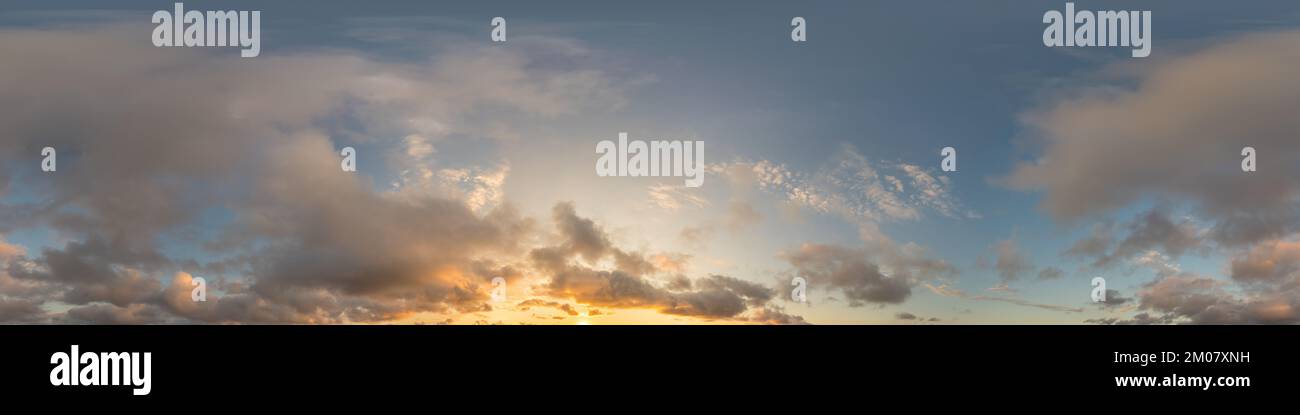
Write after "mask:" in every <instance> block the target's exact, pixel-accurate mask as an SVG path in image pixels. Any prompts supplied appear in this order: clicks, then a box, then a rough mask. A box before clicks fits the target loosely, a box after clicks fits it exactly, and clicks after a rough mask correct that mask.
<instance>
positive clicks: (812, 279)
mask: <svg viewBox="0 0 1300 415" xmlns="http://www.w3.org/2000/svg"><path fill="white" fill-rule="evenodd" d="M781 257H782V259H784V260H786V261H787V262H789V264H790V265H791V266H792V267H794V268H795V274H796V275H798V276H800V277H803V278H806V279H807V280H808V284H809V285H810V286H811V287H813V288H818V287H822V288H824V289H826V290H836V291H839V292H841V293H842V294H843V295H844V297H845V298H846V299H848V300H849V305H850V306H853V307H860V306H863V305H866V304H867V303H877V304H898V303H902V302H903V301H904V300H906V299H907V298H908V297H910V296H911V295H912V284H913V282H912V281H909V280H908V279H907V278H906V277H901V276H888V275H885V274H884V273H882V272H881V270H880V266H879V265H877V264H875V263H872V262H869V261H867V253H866V252H865V251H864V250H862V249H852V248H845V247H841V246H838V245H823V244H812V243H805V244H803V245H802V246H800V247H799V249H797V250H795V251H793V252H787V253H784V254H782V255H781Z"/></svg>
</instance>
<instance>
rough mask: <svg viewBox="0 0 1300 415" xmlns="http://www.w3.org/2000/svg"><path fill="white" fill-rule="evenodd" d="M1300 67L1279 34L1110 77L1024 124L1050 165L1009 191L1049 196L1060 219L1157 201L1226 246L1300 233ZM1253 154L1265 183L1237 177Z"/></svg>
mask: <svg viewBox="0 0 1300 415" xmlns="http://www.w3.org/2000/svg"><path fill="white" fill-rule="evenodd" d="M1297 67H1300V32H1297V31H1283V32H1270V33H1258V34H1250V35H1245V36H1240V37H1236V38H1233V39H1231V40H1227V41H1223V42H1220V43H1218V44H1215V45H1212V46H1209V47H1206V48H1204V49H1201V50H1198V51H1194V52H1192V53H1188V54H1185V55H1182V56H1176V57H1172V58H1168V59H1165V60H1162V61H1152V62H1146V63H1144V65H1142V66H1140V67H1138V68H1128V67H1125V68H1114V69H1112V70H1110V71H1108V72H1107V73H1108V74H1118V75H1116V76H1118V77H1120V79H1114V82H1113V83H1107V84H1104V85H1103V86H1089V87H1085V88H1082V89H1078V90H1071V91H1069V92H1068V93H1062V94H1060V95H1059V96H1058V97H1057V98H1055V99H1054V100H1051V101H1049V102H1048V103H1047V104H1046V105H1045V106H1043V107H1042V108H1041V109H1039V110H1036V111H1032V112H1030V113H1027V114H1025V116H1024V120H1025V123H1026V125H1027V126H1028V127H1030V129H1032V130H1033V131H1035V132H1036V136H1037V137H1038V138H1040V139H1041V144H1042V147H1043V153H1042V155H1041V156H1040V157H1038V158H1037V159H1036V160H1034V161H1032V162H1027V163H1023V164H1020V165H1019V166H1017V167H1016V168H1015V169H1014V171H1013V172H1012V173H1011V174H1010V176H1009V177H1007V183H1008V184H1010V185H1011V186H1013V187H1015V188H1019V189H1034V190H1042V191H1045V192H1046V198H1045V199H1044V207H1045V208H1046V210H1047V211H1048V212H1050V213H1051V214H1053V215H1054V216H1056V217H1058V218H1061V219H1074V218H1079V217H1084V216H1087V215H1093V214H1098V213H1102V212H1105V211H1107V210H1110V209H1114V208H1119V207H1122V206H1125V205H1127V204H1129V203H1131V202H1134V201H1137V200H1139V199H1141V198H1142V197H1145V196H1159V197H1170V198H1176V199H1181V200H1188V201H1191V202H1193V203H1195V204H1196V206H1197V208H1198V210H1199V211H1200V212H1201V213H1203V214H1205V215H1206V216H1207V217H1208V218H1210V219H1211V220H1213V223H1214V228H1213V232H1212V234H1211V236H1213V237H1214V238H1215V239H1216V240H1218V241H1220V242H1223V243H1225V244H1242V243H1250V242H1254V241H1258V240H1261V239H1265V238H1269V237H1277V236H1279V235H1285V234H1287V233H1289V232H1291V231H1293V230H1295V229H1296V225H1297V223H1300V222H1297V216H1296V213H1295V208H1294V204H1293V203H1294V201H1295V198H1296V196H1297V195H1298V194H1300V141H1297V140H1296V139H1295V134H1296V132H1297V131H1300V118H1297V117H1294V116H1292V113H1293V112H1294V109H1295V108H1296V107H1297V105H1300V84H1297V83H1296V82H1293V80H1294V78H1295V75H1296V68H1297ZM1130 84H1131V85H1133V86H1132V87H1119V86H1116V85H1130ZM1246 146H1252V147H1254V148H1255V149H1256V150H1257V151H1258V157H1259V160H1260V161H1259V165H1260V168H1259V171H1257V172H1254V173H1243V172H1242V171H1241V170H1240V168H1239V167H1238V166H1239V165H1240V161H1241V156H1240V154H1241V149H1242V147H1246ZM1153 230H1154V229H1153Z"/></svg>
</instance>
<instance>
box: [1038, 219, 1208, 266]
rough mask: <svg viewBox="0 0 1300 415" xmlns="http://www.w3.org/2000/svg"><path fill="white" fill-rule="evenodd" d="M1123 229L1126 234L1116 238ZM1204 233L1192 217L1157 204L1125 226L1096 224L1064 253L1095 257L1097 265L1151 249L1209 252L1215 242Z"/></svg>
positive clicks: (1170, 254)
mask: <svg viewBox="0 0 1300 415" xmlns="http://www.w3.org/2000/svg"><path fill="white" fill-rule="evenodd" d="M1121 228H1122V229H1121ZM1121 230H1122V231H1124V233H1123V238H1119V239H1116V237H1117V235H1118V234H1119V232H1120V231H1121ZM1204 235H1205V232H1204V231H1202V230H1201V229H1200V228H1199V227H1198V226H1197V224H1196V222H1195V221H1193V220H1192V219H1190V218H1182V219H1177V220H1176V219H1174V218H1172V217H1171V214H1170V212H1169V210H1168V209H1167V208H1165V207H1161V206H1157V207H1154V208H1151V209H1148V210H1146V211H1145V212H1143V213H1140V214H1138V215H1136V216H1135V217H1134V218H1133V219H1132V220H1130V221H1128V222H1126V223H1124V224H1123V225H1122V226H1117V225H1115V224H1114V223H1113V222H1110V221H1104V222H1101V223H1098V224H1095V225H1093V227H1092V229H1091V231H1090V233H1089V234H1088V236H1087V237H1085V238H1084V239H1081V240H1079V241H1077V242H1075V243H1074V245H1072V246H1071V247H1070V248H1069V249H1068V250H1066V251H1065V252H1064V253H1063V255H1064V256H1066V257H1076V258H1085V259H1091V260H1092V262H1091V263H1090V265H1091V266H1093V267H1097V268H1104V267H1110V266H1113V265H1116V264H1118V263H1121V262H1123V261H1126V260H1133V259H1140V257H1142V256H1145V255H1149V254H1150V253H1151V252H1157V253H1159V254H1161V255H1164V256H1168V257H1171V258H1177V257H1179V256H1182V255H1183V254H1186V253H1201V254H1204V253H1207V252H1208V251H1209V249H1210V247H1211V246H1212V245H1211V244H1212V242H1211V241H1209V240H1207V239H1206V238H1205V236H1204Z"/></svg>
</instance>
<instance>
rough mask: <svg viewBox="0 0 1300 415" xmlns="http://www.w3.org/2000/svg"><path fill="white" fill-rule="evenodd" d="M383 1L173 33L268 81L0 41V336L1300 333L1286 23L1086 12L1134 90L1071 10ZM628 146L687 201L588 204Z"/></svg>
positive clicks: (281, 6) (140, 23) (1294, 97)
mask: <svg viewBox="0 0 1300 415" xmlns="http://www.w3.org/2000/svg"><path fill="white" fill-rule="evenodd" d="M370 3H371V2H365V3H361V2H268V3H265V4H264V3H262V2H185V5H186V7H187V9H193V10H261V11H262V15H261V16H262V17H261V31H262V33H261V43H262V49H261V55H260V56H258V57H255V58H241V57H239V52H238V50H237V49H235V48H166V47H164V48H157V47H154V46H153V45H152V44H151V42H150V33H151V32H152V30H153V28H154V26H155V25H154V24H153V23H151V22H150V15H151V14H152V13H153V12H154V11H155V10H170V9H171V7H172V4H173V2H170V1H124V2H114V3H113V4H112V5H111V6H110V5H107V4H102V3H100V2H93V3H90V2H87V3H84V4H83V3H82V2H58V3H57V4H47V2H38V1H6V2H5V4H4V5H2V6H0V56H3V58H0V59H2V60H0V265H3V267H2V268H0V323H20V324H27V323H35V324H80V323H101V324H117V323H124V324H153V323H183V324H189V323H199V324H202V323H367V324H368V323H404V324H406V323H409V324H439V323H455V324H484V323H487V324H492V323H504V324H518V323H524V324H697V323H705V324H803V323H811V324H1021V323H1037V324H1098V323H1100V324H1123V323H1141V324H1167V323H1231V324H1237V323H1295V322H1297V321H1300V308H1297V307H1300V234H1297V233H1298V232H1300V210H1297V204H1296V197H1297V196H1300V116H1297V115H1296V111H1297V108H1300V3H1296V2H1295V1H1252V2H1249V4H1250V7H1239V4H1238V3H1233V2H1210V1H1152V2H1136V3H1135V2H1103V1H1078V2H1076V5H1077V7H1078V8H1080V9H1084V8H1086V9H1090V10H1110V9H1131V8H1135V7H1136V8H1140V9H1142V10H1151V11H1152V14H1153V21H1154V34H1153V37H1154V41H1153V47H1152V53H1151V56H1150V57H1148V58H1141V59H1135V58H1132V57H1130V55H1129V49H1128V48H1048V47H1045V46H1044V45H1043V43H1042V32H1043V29H1044V25H1043V23H1042V16H1043V13H1044V12H1045V11H1047V10H1049V9H1057V10H1060V9H1063V7H1064V2H1023V1H977V2H964V1H962V2H958V1H943V2H941V1H873V2H829V1H816V2H743V5H742V3H740V2H707V3H704V4H700V3H699V2H669V3H667V4H663V3H661V2H643V3H631V2H558V3H557V2H492V3H491V4H481V3H480V2H458V4H436V3H433V2H377V3H378V4H370ZM495 16H501V17H504V18H506V19H507V21H508V41H506V42H504V43H493V42H491V40H490V38H489V32H490V30H491V26H490V25H489V22H490V21H491V19H492V18H493V17H495ZM794 16H801V17H804V18H805V19H806V20H807V22H808V41H807V42H803V43H796V42H792V41H791V39H790V29H791V27H790V20H791V18H792V17H794ZM620 132H626V133H627V134H628V135H629V137H630V138H631V139H637V140H702V141H703V142H704V148H705V155H704V157H705V159H704V160H705V163H706V170H707V173H706V176H705V179H704V184H703V186H701V187H698V188H690V187H686V186H684V185H683V180H682V178H681V177H658V178H637V177H598V176H597V175H596V174H595V170H594V166H595V162H596V158H597V155H596V153H595V147H596V144H597V143H598V142H600V141H602V140H616V139H617V137H618V134H619V133H620ZM47 146H48V147H53V148H55V149H57V151H58V158H57V161H58V170H57V171H55V172H42V171H41V169H40V163H41V160H42V157H41V149H42V148H44V147H47ZM1244 146H1253V147H1254V148H1256V149H1257V151H1258V160H1259V161H1258V164H1259V169H1258V171H1256V172H1252V173H1245V172H1242V171H1241V169H1240V168H1239V166H1240V163H1241V155H1240V152H1241V148H1242V147H1244ZM343 147H353V148H355V149H356V150H357V153H358V157H357V166H358V171H357V172H355V173H352V172H344V171H341V169H340V167H339V166H340V160H341V157H340V154H339V151H340V149H342V148H343ZM944 147H954V148H956V150H957V152H958V157H957V166H958V170H957V171H955V172H943V171H941V170H940V164H939V163H940V160H941V157H940V149H942V148H944ZM1098 276H1100V277H1104V278H1105V279H1106V281H1107V287H1108V288H1109V289H1111V290H1113V291H1112V292H1111V293H1110V295H1109V296H1108V301H1107V302H1105V303H1094V302H1093V301H1092V300H1091V299H1090V293H1091V290H1092V286H1091V285H1090V281H1091V280H1092V278H1093V277H1098ZM194 277H202V278H204V279H205V280H206V281H207V283H208V290H209V291H208V297H207V301H206V302H194V301H192V300H191V287H192V285H191V279H192V278H194ZM497 277H501V278H504V279H505V280H506V282H507V284H506V286H507V291H506V299H505V300H504V301H496V300H494V299H493V297H492V296H491V292H492V289H493V285H492V283H491V281H492V279H493V278H497ZM796 277H800V278H804V279H805V280H806V281H808V289H809V291H808V296H807V299H808V301H807V303H799V302H796V301H794V300H793V299H792V298H791V290H792V287H791V281H792V279H793V278H796Z"/></svg>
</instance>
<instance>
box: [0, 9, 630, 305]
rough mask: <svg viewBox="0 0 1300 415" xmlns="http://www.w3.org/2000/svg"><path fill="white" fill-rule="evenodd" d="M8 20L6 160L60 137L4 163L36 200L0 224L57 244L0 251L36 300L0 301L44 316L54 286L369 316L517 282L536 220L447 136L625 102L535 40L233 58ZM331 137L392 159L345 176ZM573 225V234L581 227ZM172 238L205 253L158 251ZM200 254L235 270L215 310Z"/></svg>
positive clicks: (1, 46)
mask: <svg viewBox="0 0 1300 415" xmlns="http://www.w3.org/2000/svg"><path fill="white" fill-rule="evenodd" d="M0 33H2V34H0V53H3V54H7V55H11V56H23V59H21V60H20V61H21V63H17V62H18V61H15V64H14V65H7V66H6V70H5V71H4V72H3V73H0V104H2V105H3V106H4V107H5V108H21V109H22V110H21V111H4V112H3V113H0V135H3V136H5V137H10V138H8V139H5V140H2V141H0V165H3V166H27V165H31V163H29V161H31V160H32V159H33V156H32V155H33V154H39V150H40V149H41V148H42V147H45V146H51V147H55V148H56V149H58V151H59V159H58V160H59V171H58V174H55V175H38V174H34V173H33V172H31V171H30V170H27V169H19V168H17V167H6V168H5V169H4V170H3V171H2V172H0V189H6V190H5V191H6V192H8V190H9V189H13V188H19V187H20V188H21V190H23V191H24V192H25V193H27V194H29V196H27V197H30V198H31V199H32V200H34V201H33V202H26V201H24V202H16V203H7V204H4V205H0V207H2V208H3V209H2V212H0V221H3V223H0V229H3V230H15V229H29V228H45V229H49V230H51V231H52V233H53V234H54V237H55V238H56V239H57V240H60V241H68V242H66V243H64V244H63V246H62V247H52V248H43V249H41V250H40V251H39V252H38V253H36V254H34V255H31V254H29V253H27V252H26V251H25V250H22V249H18V248H14V247H13V246H11V245H9V244H5V245H2V246H0V255H3V256H4V258H5V259H6V261H7V262H8V266H7V267H6V271H5V272H4V273H3V274H4V275H3V278H0V289H3V290H5V292H6V293H8V292H15V293H17V292H22V293H24V294H26V295H38V293H39V295H40V297H39V298H38V299H33V300H15V299H12V298H9V297H0V299H3V300H4V303H3V304H4V307H3V309H4V310H3V313H4V314H5V316H4V317H3V318H6V319H20V320H21V319H30V318H43V317H41V316H40V315H41V313H43V311H38V312H32V311H31V307H32V306H34V305H35V306H37V307H38V308H37V310H41V307H44V306H45V304H46V302H47V301H48V302H58V303H62V304H65V305H70V306H74V307H71V308H69V311H68V312H66V313H64V314H65V315H62V316H59V318H58V321H65V322H106V323H143V322H173V321H178V320H189V321H200V322H214V323H215V322H292V323H335V322H371V321H385V320H391V319H395V318H401V317H404V316H409V315H411V314H412V313H417V312H446V313H464V312H475V311H480V310H484V309H487V308H488V306H487V304H486V303H485V301H484V300H485V298H486V291H485V288H484V286H485V284H486V283H487V282H488V281H490V280H491V278H492V277H493V276H506V277H507V278H508V279H519V278H522V276H521V275H520V273H519V272H518V270H517V269H514V268H511V266H510V265H511V264H510V263H509V262H510V261H511V259H514V258H519V257H521V256H522V255H524V254H526V253H527V252H528V249H527V248H526V247H525V245H528V244H529V241H531V238H532V237H534V236H535V235H533V225H532V220H531V219H529V218H525V217H522V216H521V215H519V213H518V212H517V211H516V210H515V208H514V207H513V206H510V204H509V203H506V202H505V198H504V195H503V190H502V186H503V183H504V181H505V180H506V178H507V177H508V174H509V171H510V170H509V165H508V164H502V163H501V162H500V161H498V160H488V161H487V162H485V163H483V164H481V165H473V164H471V165H468V166H453V165H450V164H449V163H448V160H445V159H439V158H438V156H439V152H438V148H439V146H440V145H441V143H445V142H446V141H447V140H451V139H454V138H455V137H460V136H476V137H490V138H498V137H499V138H502V139H508V138H510V136H511V134H510V133H509V130H510V127H511V126H508V125H503V124H502V122H501V121H496V120H504V119H512V118H520V117H510V116H512V115H524V116H528V117H561V116H567V115H573V114H578V113H587V112H588V111H592V110H600V109H602V108H617V107H618V106H619V105H622V103H623V102H624V98H623V94H624V92H623V88H624V85H625V83H621V82H618V81H617V80H615V79H614V78H612V77H611V76H610V75H608V74H607V73H606V72H603V71H601V70H599V69H596V68H591V67H581V65H582V64H581V63H575V65H576V66H575V67H568V68H554V67H549V66H547V65H539V64H538V62H541V61H547V60H550V59H551V58H552V57H553V56H555V55H556V54H569V53H571V52H572V50H571V49H565V50H557V49H556V48H555V47H552V46H546V45H548V44H549V43H547V42H542V41H540V40H527V39H521V40H524V41H526V43H530V44H531V43H532V42H534V41H536V42H537V43H538V45H537V47H525V48H512V49H509V50H507V49H501V48H489V47H472V46H465V47H461V46H446V47H440V48H433V49H431V50H425V51H423V53H427V54H428V55H427V56H424V57H416V58H414V59H410V60H406V61H401V62H393V61H381V60H376V59H374V58H371V57H367V56H362V55H361V54H360V53H354V52H349V51H345V50H328V51H315V52H309V53H297V54H277V55H276V56H263V57H259V58H258V59H255V60H247V59H242V60H241V59H228V56H225V55H222V54H217V53H210V52H209V51H204V50H198V49H186V50H178V49H165V48H164V49H159V48H153V47H152V46H151V45H149V44H148V43H147V42H140V41H139V37H138V27H136V26H135V25H123V26H118V25H104V26H94V27H91V28H84V29H62V28H60V29H5V30H3V31H2V32H0ZM512 42H513V41H512ZM553 45H555V46H559V44H553ZM68 50H77V51H79V52H78V53H72V54H70V53H64V52H60V51H68ZM32 96H41V97H42V99H40V100H35V101H33V100H31V99H30V97H32ZM105 97H108V98H105ZM327 119H328V120H339V119H342V120H347V122H327V121H326V120H327ZM484 120H493V121H484ZM344 145H351V146H356V147H357V148H358V149H359V151H361V152H362V154H363V157H361V159H360V160H361V161H362V166H363V167H362V168H363V169H367V167H365V164H364V163H365V161H366V160H383V161H389V162H391V163H390V164H388V165H384V166H377V167H372V168H369V169H370V170H368V171H366V172H362V173H365V174H351V173H344V172H341V171H340V169H339V155H338V148H340V147H342V146H344ZM390 177H391V178H392V180H388V178H390ZM375 179H378V180H375ZM375 183H396V185H394V186H390V187H389V188H382V187H378V186H376V185H375ZM213 217H218V218H222V219H220V220H217V221H213V220H212V218H213ZM566 225H567V226H570V227H572V228H573V230H574V232H575V233H574V235H578V234H579V233H580V232H582V231H584V229H583V226H587V225H588V224H586V223H583V222H581V221H577V222H573V223H568V224H566ZM198 229H202V231H198ZM587 231H590V230H589V229H588V230H587ZM200 232H202V233H203V234H202V235H200V234H199V233H200ZM209 234H210V235H209ZM173 241H180V242H182V243H191V244H193V245H196V246H199V247H201V248H203V249H204V250H205V251H204V252H201V253H200V254H198V255H201V256H203V257H207V258H212V259H213V260H212V261H211V263H208V264H204V263H200V262H199V261H195V260H193V259H191V258H186V257H184V256H183V255H180V254H175V253H171V254H163V253H162V250H161V249H160V248H159V247H160V246H161V245H163V244H165V243H170V242H173ZM570 241H571V243H572V244H573V246H571V247H569V248H570V249H574V250H578V251H580V252H581V253H582V254H584V255H589V256H601V255H603V254H605V253H607V252H609V251H606V249H608V241H606V240H601V239H583V238H581V237H575V238H571V239H570ZM180 251H184V250H180ZM172 252H175V251H172ZM629 258H631V257H629ZM191 267H195V268H202V269H204V270H222V271H223V272H226V273H229V274H230V275H227V276H228V277H230V279H231V280H232V282H231V283H228V284H223V285H221V286H220V287H219V289H217V290H216V292H214V293H213V295H210V296H209V301H208V302H207V303H202V304H198V305H196V304H194V303H192V302H188V301H180V300H178V299H180V298H183V297H181V295H182V294H187V293H188V288H189V287H188V285H187V284H188V282H189V281H190V280H191V278H192V276H191V275H190V274H188V272H193V271H196V269H195V268H191ZM629 267H630V266H629ZM182 272H184V273H183V276H179V275H182V274H180V273H182ZM169 276H170V277H172V278H171V281H170V283H169V284H164V282H163V281H164V279H165V278H167V277H169ZM209 276H211V275H209ZM209 280H210V281H212V282H215V281H216V279H215V278H210V279H209ZM226 289H228V290H229V291H225V290H226ZM4 295H6V296H7V295H9V294H4Z"/></svg>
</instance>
